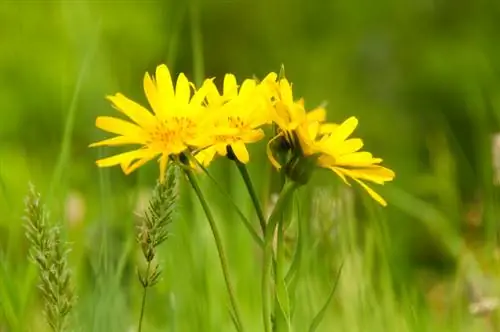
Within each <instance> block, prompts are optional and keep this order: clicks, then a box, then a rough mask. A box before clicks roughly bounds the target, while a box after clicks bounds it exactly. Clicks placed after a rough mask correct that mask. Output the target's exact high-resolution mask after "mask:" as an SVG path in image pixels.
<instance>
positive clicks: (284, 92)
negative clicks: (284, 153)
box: [268, 78, 395, 205]
mask: <svg viewBox="0 0 500 332" xmlns="http://www.w3.org/2000/svg"><path fill="white" fill-rule="evenodd" d="M325 118H326V111H325V109H324V108H322V107H319V108H316V109H314V110H312V111H310V112H306V110H305V108H304V103H303V101H302V100H299V101H294V99H293V93H292V86H291V84H290V83H289V82H288V81H287V80H286V79H284V78H283V79H281V80H280V81H279V82H277V83H276V85H275V103H274V118H273V120H274V122H275V123H276V125H277V127H278V132H277V135H276V136H275V137H274V138H273V139H271V141H270V142H269V144H268V156H269V159H270V161H271V163H272V164H273V165H274V166H275V167H276V168H278V169H279V168H280V167H281V165H280V164H279V163H278V162H277V161H276V159H275V158H274V156H273V153H272V151H271V143H272V142H273V141H274V140H278V139H280V140H285V143H286V148H287V149H288V150H291V157H288V159H287V163H288V164H287V165H286V166H287V167H285V172H288V173H290V174H289V177H291V178H292V179H294V180H295V181H300V182H302V183H305V182H307V179H308V178H309V177H310V175H311V172H309V171H307V168H309V167H311V166H312V163H311V162H300V160H301V159H310V160H311V161H312V162H313V163H314V164H316V165H317V166H320V167H323V168H327V169H330V170H332V171H333V172H335V173H336V174H337V175H338V176H339V177H340V178H341V179H342V180H343V181H344V182H345V183H347V184H349V182H348V181H347V178H352V179H353V180H354V181H356V182H357V183H359V184H360V185H361V186H362V187H363V188H364V189H365V190H366V191H367V192H368V193H369V194H370V196H371V197H373V198H374V199H375V200H376V201H377V202H379V203H380V204H382V205H386V202H385V201H384V199H383V198H382V197H381V196H380V195H378V194H377V193H376V192H375V191H374V190H373V189H371V188H370V187H368V186H367V185H366V184H365V183H364V182H363V181H364V180H365V181H370V182H374V183H377V184H383V183H384V182H386V181H391V180H392V179H393V178H394V176H395V175H394V172H393V171H392V170H390V169H388V168H385V167H382V166H380V165H379V164H380V163H381V162H382V159H380V158H374V157H373V156H372V154H371V153H369V152H362V151H359V150H360V149H361V148H362V147H363V141H362V140H361V139H359V138H350V139H349V138H348V137H349V136H350V135H351V134H352V133H353V131H354V129H355V128H356V126H357V124H358V120H357V119H356V118H355V117H351V118H349V119H347V120H346V121H345V122H343V123H342V124H341V125H337V124H334V123H325V122H324V121H325ZM297 165H299V166H301V167H300V168H297ZM304 167H305V168H304ZM296 168H297V171H298V173H297V174H295V173H294V171H295V169H296ZM304 177H305V178H304Z"/></svg>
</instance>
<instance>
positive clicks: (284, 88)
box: [267, 78, 326, 169]
mask: <svg viewBox="0 0 500 332" xmlns="http://www.w3.org/2000/svg"><path fill="white" fill-rule="evenodd" d="M274 83H275V84H274V86H273V88H274V89H273V95H272V98H273V99H274V107H273V110H272V114H271V116H272V119H273V121H274V123H275V124H276V125H277V127H278V132H277V135H276V136H275V137H274V138H272V139H271V140H270V141H269V144H268V145H267V155H268V157H269V160H270V161H271V163H272V164H273V166H274V167H276V168H277V169H280V168H281V165H280V163H279V162H278V161H277V160H276V158H275V157H274V155H273V153H272V149H271V145H272V143H274V142H275V141H276V140H283V141H284V142H285V144H286V145H287V146H288V147H289V148H291V149H294V148H300V147H301V148H302V150H303V151H304V152H305V153H306V154H312V153H313V151H312V147H311V146H310V144H311V143H313V142H310V141H309V140H307V137H308V136H307V135H306V136H304V135H301V137H302V138H304V139H302V140H301V139H298V138H299V137H297V134H302V133H304V130H305V131H307V127H308V126H309V124H311V123H320V122H323V121H325V118H326V110H325V109H324V108H323V107H318V108H316V109H313V110H312V111H310V112H306V110H305V107H304V100H303V99H300V100H299V101H294V99H293V93H292V85H291V84H290V83H289V82H288V80H287V79H286V78H282V79H280V80H279V81H278V82H274ZM307 152H310V153H307Z"/></svg>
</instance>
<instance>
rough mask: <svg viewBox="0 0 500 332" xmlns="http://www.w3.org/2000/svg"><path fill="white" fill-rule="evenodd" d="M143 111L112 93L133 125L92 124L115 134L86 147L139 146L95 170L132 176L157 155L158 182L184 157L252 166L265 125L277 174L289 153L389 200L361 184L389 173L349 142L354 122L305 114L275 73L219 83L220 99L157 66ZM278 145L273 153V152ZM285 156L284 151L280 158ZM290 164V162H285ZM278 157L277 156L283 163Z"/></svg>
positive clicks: (209, 85) (105, 120)
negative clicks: (270, 128)
mask: <svg viewBox="0 0 500 332" xmlns="http://www.w3.org/2000/svg"><path fill="white" fill-rule="evenodd" d="M144 92H145V94H146V97H147V99H148V101H149V104H150V106H151V109H152V111H153V112H150V111H149V110H148V109H146V108H145V107H143V106H141V105H139V104H137V103H136V102H134V101H132V100H130V99H128V98H127V97H125V96H124V95H122V94H120V93H117V94H115V95H114V96H108V97H107V98H108V99H109V100H110V101H111V102H112V104H113V106H114V107H115V108H116V109H117V110H118V111H120V112H121V113H123V114H125V115H126V116H127V117H128V118H130V120H131V121H132V122H129V121H124V120H121V119H118V118H114V117H108V116H100V117H98V118H97V120H96V126H97V127H98V128H100V129H102V130H105V131H107V132H110V133H113V134H116V135H117V136H115V137H112V138H109V139H106V140H103V141H100V142H97V143H94V144H91V146H104V145H108V146H116V145H124V144H136V145H139V146H140V147H139V148H137V149H136V150H133V151H129V152H124V153H121V154H118V155H115V156H112V157H108V158H105V159H101V160H98V161H97V165H98V166H100V167H108V166H115V165H120V166H121V168H122V170H123V171H124V172H125V173H126V174H129V173H131V172H133V171H134V170H136V169H137V168H138V167H140V166H142V165H144V164H145V163H146V162H148V161H150V160H151V159H153V158H155V157H158V156H159V165H160V179H163V177H164V174H165V170H166V167H167V163H168V162H169V160H175V159H176V158H179V156H180V155H182V154H185V153H189V154H190V155H193V156H194V157H195V158H196V159H197V160H198V162H199V163H201V164H202V165H204V166H207V165H208V164H210V162H211V161H212V160H213V159H214V157H215V156H216V155H220V156H226V155H228V153H229V154H230V157H231V158H236V159H237V160H238V161H239V162H241V163H247V162H248V161H249V160H250V156H249V153H248V150H247V148H246V144H250V143H254V142H257V141H259V140H261V139H263V138H264V137H265V134H264V131H263V127H264V126H266V125H272V124H274V125H275V128H276V129H277V130H275V136H274V137H273V138H272V139H271V140H269V142H268V149H267V152H268V156H269V160H270V161H271V163H272V164H273V165H274V166H275V167H276V168H277V169H280V168H281V165H280V162H279V161H278V159H280V158H279V157H278V156H277V155H278V154H280V152H283V151H285V152H287V153H288V154H287V155H288V156H290V155H291V156H292V157H289V159H288V160H287V159H286V158H285V160H284V161H283V163H285V164H286V163H287V162H290V161H291V160H292V159H294V160H298V159H303V160H304V159H307V160H313V161H314V163H315V165H317V166H320V167H323V168H327V169H331V170H332V171H333V172H335V173H336V174H337V175H338V176H340V178H341V179H342V180H343V181H344V182H345V183H347V184H349V183H348V181H347V178H351V179H353V180H354V181H356V182H357V183H359V184H360V185H361V186H362V187H363V188H364V189H366V191H367V192H368V193H369V194H370V195H371V196H372V197H373V198H374V199H375V200H376V201H378V202H379V203H380V204H382V205H386V202H385V201H384V199H382V197H380V195H378V194H377V193H375V192H374V191H373V190H372V189H371V188H370V187H368V186H367V185H366V184H365V183H364V182H363V180H366V181H371V182H374V183H377V184H383V183H384V182H385V181H391V180H392V179H393V178H394V172H393V171H391V170H390V169H388V168H385V167H383V166H381V165H380V163H381V161H382V159H380V158H374V157H373V156H372V154H371V153H369V152H364V151H359V150H360V149H361V148H362V146H363V142H362V140H361V139H359V138H349V136H350V135H351V134H352V132H353V131H354V129H355V128H356V126H357V124H358V120H357V119H356V118H355V117H350V118H349V119H347V120H346V121H344V122H343V123H341V124H334V123H326V122H325V120H326V110H325V109H324V108H322V107H319V108H316V109H314V110H311V111H309V112H306V110H305V107H304V102H303V100H302V99H301V100H298V101H297V100H295V99H294V97H293V93H292V86H291V84H290V83H289V82H288V81H287V79H286V78H281V77H278V75H277V74H276V73H270V74H268V75H267V76H266V77H265V78H264V79H263V80H262V81H260V82H258V81H257V80H255V79H246V80H244V81H243V82H242V83H241V86H238V84H237V81H236V78H235V76H234V75H231V74H227V75H225V77H224V83H223V89H222V93H221V92H219V90H218V89H217V87H216V85H215V84H214V80H213V79H206V80H205V81H204V82H203V84H202V86H201V87H199V88H196V87H195V86H194V84H192V83H190V82H189V81H188V79H187V78H186V76H185V75H184V74H183V73H181V74H180V75H179V76H178V77H177V81H176V84H175V88H174V85H173V80H172V77H171V74H170V71H169V70H168V68H167V66H165V65H160V66H158V67H157V68H156V75H155V77H151V76H150V75H149V74H148V73H146V74H145V76H144ZM273 147H278V148H273ZM281 154H282V153H281ZM290 158H292V159H290ZM281 159H282V158H281Z"/></svg>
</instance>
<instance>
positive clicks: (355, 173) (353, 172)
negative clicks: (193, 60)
mask: <svg viewBox="0 0 500 332" xmlns="http://www.w3.org/2000/svg"><path fill="white" fill-rule="evenodd" d="M344 173H345V174H346V175H348V176H350V177H352V178H358V179H363V180H367V181H371V182H374V183H378V184H383V183H384V182H386V181H391V180H393V179H394V176H395V174H394V172H393V171H392V170H390V169H388V168H385V167H382V166H374V167H367V168H353V169H344Z"/></svg>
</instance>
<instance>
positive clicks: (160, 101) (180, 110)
mask: <svg viewBox="0 0 500 332" xmlns="http://www.w3.org/2000/svg"><path fill="white" fill-rule="evenodd" d="M191 86H192V84H191V83H190V82H189V81H188V79H187V78H186V76H185V75H184V74H183V73H181V74H180V75H179V76H178V78H177V82H176V85H175V89H174V86H173V82H172V78H171V76H170V72H169V70H168V68H167V66H165V65H160V66H158V67H157V68H156V77H155V78H151V77H150V76H149V74H148V73H146V74H145V76H144V92H145V94H146V97H147V99H148V101H149V104H150V106H151V108H152V110H153V112H150V111H149V110H148V109H146V108H145V107H143V106H141V105H139V104H137V103H136V102H134V101H132V100H130V99H128V98H127V97H125V96H124V95H122V94H120V93H117V94H115V95H114V96H108V97H107V99H109V100H110V101H111V102H112V104H113V106H114V107H115V108H116V109H117V110H118V111H119V112H121V113H123V114H124V115H126V116H127V117H128V118H129V119H130V121H125V120H121V119H118V118H114V117H108V116H100V117H98V118H97V119H96V126H97V127H98V128H100V129H102V130H105V131H107V132H110V133H113V134H116V135H118V136H115V137H112V138H109V139H106V140H103V141H100V142H97V143H93V144H91V145H90V146H91V147H96V146H105V145H108V146H116V145H124V144H135V145H139V147H138V148H137V149H135V150H132V151H129V152H124V153H120V154H118V155H115V156H112V157H108V158H104V159H101V160H98V161H97V162H96V163H97V165H98V166H99V167H109V166H115V165H120V166H121V168H122V170H123V171H124V173H125V174H130V173H131V172H133V171H134V170H136V169H137V168H139V167H140V166H142V165H144V164H145V163H146V162H148V161H150V160H151V159H153V158H155V157H158V156H159V160H158V161H159V164H160V179H161V180H163V178H164V175H165V170H166V167H167V163H168V160H169V157H170V156H175V155H179V154H180V153H182V152H183V151H185V150H186V149H188V147H189V146H191V145H194V146H199V145H203V144H208V143H206V142H205V140H206V138H205V137H204V136H203V135H200V133H201V132H203V131H205V132H206V128H203V129H201V128H200V126H201V124H202V121H200V119H201V117H202V115H203V113H204V112H203V111H204V107H203V105H202V103H203V100H204V99H205V90H204V89H200V90H198V91H196V92H195V93H194V94H193V95H192V93H191ZM202 130H203V131H202Z"/></svg>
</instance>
